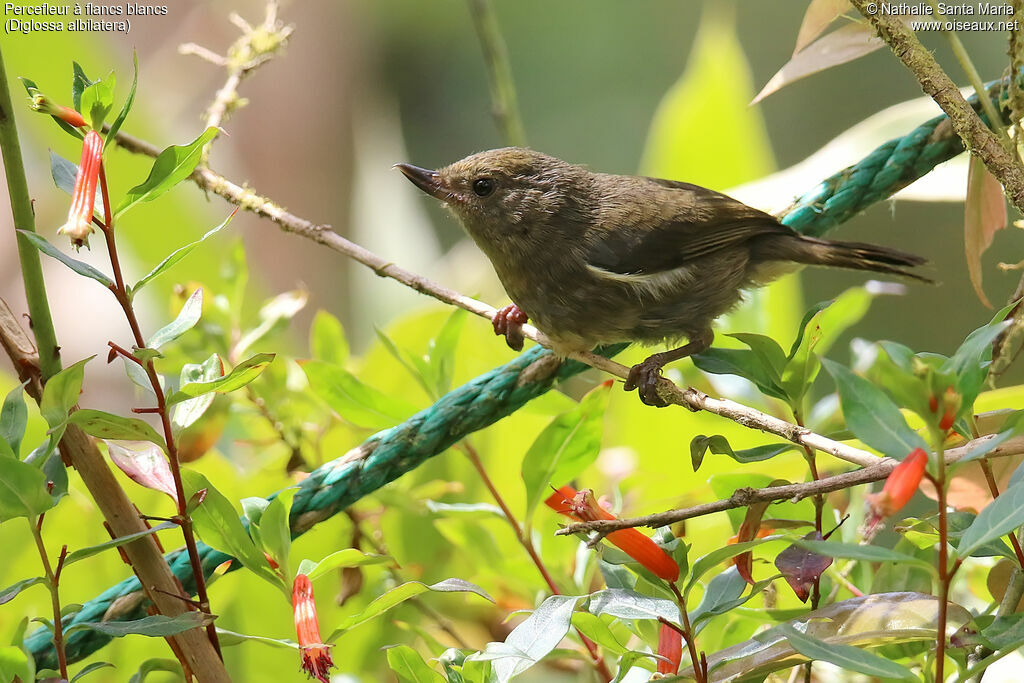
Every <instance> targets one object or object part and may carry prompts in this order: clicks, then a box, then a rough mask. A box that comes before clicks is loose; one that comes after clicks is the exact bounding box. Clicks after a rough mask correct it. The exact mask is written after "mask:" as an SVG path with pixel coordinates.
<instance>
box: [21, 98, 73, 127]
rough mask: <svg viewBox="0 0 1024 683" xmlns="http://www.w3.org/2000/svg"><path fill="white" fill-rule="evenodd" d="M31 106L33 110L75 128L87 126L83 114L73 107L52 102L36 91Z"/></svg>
mask: <svg viewBox="0 0 1024 683" xmlns="http://www.w3.org/2000/svg"><path fill="white" fill-rule="evenodd" d="M31 106H32V109H33V110H35V111H37V112H40V113H41V114H49V115H50V116H52V117H54V118H56V119H60V120H61V121H63V122H64V123H66V124H68V125H70V126H73V127H74V128H81V127H82V126H84V125H85V119H84V118H83V117H82V115H81V114H79V113H78V112H77V111H75V110H74V109H72V108H71V107H65V106H64V105H62V104H56V103H55V102H51V101H50V100H49V99H48V98H47V97H46V95H44V94H42V93H41V92H38V91H35V94H34V95H33V96H32V105H31Z"/></svg>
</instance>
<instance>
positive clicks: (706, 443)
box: [690, 434, 801, 472]
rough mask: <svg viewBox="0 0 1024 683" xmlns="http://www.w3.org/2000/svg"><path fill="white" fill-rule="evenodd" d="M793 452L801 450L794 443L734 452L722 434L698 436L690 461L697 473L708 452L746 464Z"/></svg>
mask: <svg viewBox="0 0 1024 683" xmlns="http://www.w3.org/2000/svg"><path fill="white" fill-rule="evenodd" d="M792 450H801V449H800V447H799V446H797V445H796V444H794V443H772V444H764V445H763V446H754V447H753V448H744V449H741V450H738V451H734V450H733V448H732V446H731V445H730V444H729V441H728V439H726V438H725V437H724V436H722V435H721V434H713V435H711V436H704V435H703V434H698V435H697V436H695V437H693V440H692V441H690V460H691V462H692V463H693V471H694V472H696V471H697V469H698V468H699V467H700V465H701V462H703V460H704V455H705V453H707V452H708V451H711V452H712V453H715V454H717V455H728V456H729V457H730V458H732V459H733V460H735V461H736V462H739V463H744V464H745V463H750V462H760V461H762V460H768V459H770V458H774V457H775V456H776V455H780V454H782V453H785V452H786V451H792Z"/></svg>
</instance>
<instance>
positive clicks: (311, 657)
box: [292, 574, 334, 683]
mask: <svg viewBox="0 0 1024 683" xmlns="http://www.w3.org/2000/svg"><path fill="white" fill-rule="evenodd" d="M292 609H293V610H294V611H295V633H296V635H298V637H299V649H300V650H301V651H302V669H303V671H305V672H306V674H307V675H309V677H310V678H315V679H316V680H318V681H320V682H321V683H330V681H331V677H330V674H329V673H328V672H329V671H330V670H331V669H333V668H334V661H333V660H332V659H331V651H330V645H325V644H324V643H322V642H320V624H319V623H317V619H316V602H315V601H314V600H313V584H312V583H310V581H309V577H308V576H306V575H305V574H299V575H297V576H296V577H295V583H294V584H293V585H292Z"/></svg>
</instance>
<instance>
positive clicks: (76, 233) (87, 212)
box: [57, 130, 103, 248]
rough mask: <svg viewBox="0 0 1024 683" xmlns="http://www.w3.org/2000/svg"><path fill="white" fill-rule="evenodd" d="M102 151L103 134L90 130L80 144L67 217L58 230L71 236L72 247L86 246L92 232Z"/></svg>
mask: <svg viewBox="0 0 1024 683" xmlns="http://www.w3.org/2000/svg"><path fill="white" fill-rule="evenodd" d="M102 155H103V138H101V137H100V134H99V133H97V132H96V131H94V130H90V131H89V132H88V133H87V134H86V136H85V141H84V143H83V144H82V163H81V165H80V166H79V167H78V176H77V177H76V178H75V189H74V192H72V193H71V208H70V209H69V210H68V221H67V223H65V224H64V225H63V226H61V228H60V229H59V230H57V232H58V233H63V234H65V235H67V236H68V237H70V238H71V243H72V244H73V245H75V247H76V248H77V247H81V246H82V245H83V244H84V245H85V246H89V234H90V233H91V232H92V213H93V206H94V204H95V202H96V182H97V180H98V179H99V177H100V163H101V162H102Z"/></svg>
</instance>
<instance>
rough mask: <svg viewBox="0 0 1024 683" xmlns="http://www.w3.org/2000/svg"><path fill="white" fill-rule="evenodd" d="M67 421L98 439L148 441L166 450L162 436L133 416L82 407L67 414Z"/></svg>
mask: <svg viewBox="0 0 1024 683" xmlns="http://www.w3.org/2000/svg"><path fill="white" fill-rule="evenodd" d="M68 422H69V423H71V424H76V425H78V426H79V427H81V428H82V430H83V431H85V433H86V434H90V435H92V436H95V437H97V438H100V439H123V440H127V441H149V442H152V443H155V444H156V445H157V446H159V447H160V448H162V449H164V450H165V451H166V450H167V444H165V443H164V439H163V437H162V436H160V435H159V434H157V433H156V430H155V429H153V428H152V427H150V426H149V424H148V423H146V422H143V421H142V420H140V419H138V418H134V417H121V416H120V415H114V414H113V413H108V412H105V411H103V410H93V409H91V408H82V409H80V410H76V411H75V412H73V413H71V414H70V415H68Z"/></svg>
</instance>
